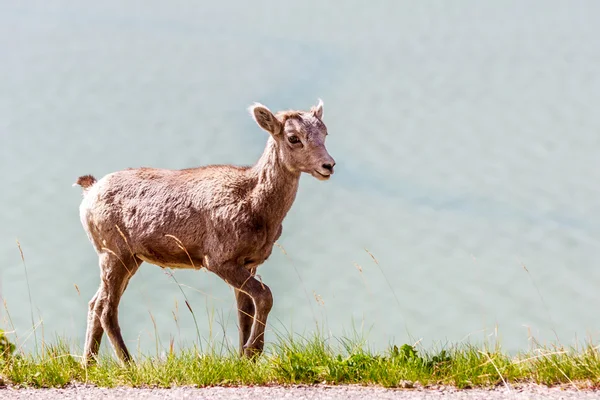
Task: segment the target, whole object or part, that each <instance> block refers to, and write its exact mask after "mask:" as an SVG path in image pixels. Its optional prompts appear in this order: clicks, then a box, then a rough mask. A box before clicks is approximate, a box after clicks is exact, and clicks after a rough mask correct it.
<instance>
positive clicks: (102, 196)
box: [77, 101, 335, 361]
mask: <svg viewBox="0 0 600 400" xmlns="http://www.w3.org/2000/svg"><path fill="white" fill-rule="evenodd" d="M251 113H252V115H253V117H254V119H255V121H256V122H257V123H258V125H259V126H260V127H262V128H263V129H265V130H267V131H268V132H269V133H270V134H271V137H270V138H269V140H268V142H267V146H266V148H265V150H264V152H263V154H262V156H261V157H260V159H259V160H258V162H257V163H256V164H255V165H254V166H252V167H235V166H230V165H210V166H205V167H199V168H188V169H183V170H164V169H154V168H136V169H127V170H124V171H119V172H114V173H112V174H109V175H107V176H105V177H103V178H102V179H100V180H99V181H97V182H96V180H95V179H94V178H93V177H91V176H89V175H88V176H83V177H81V178H79V179H78V181H77V183H78V184H80V185H81V186H83V187H84V198H83V201H82V203H81V206H80V215H81V221H82V224H83V226H84V229H85V230H86V232H87V234H88V237H89V239H90V241H91V242H92V244H93V246H94V248H95V249H96V252H97V253H98V256H99V259H100V277H101V283H100V288H99V289H98V291H97V292H96V294H95V295H94V297H93V298H92V300H91V301H90V303H89V313H88V327H87V333H86V343H85V354H84V359H85V360H86V361H88V360H90V359H91V358H93V357H95V356H96V354H97V352H98V349H99V346H100V340H101V338H102V334H103V332H104V331H106V333H107V334H108V336H109V338H110V340H111V343H112V345H113V347H114V349H115V351H116V352H117V354H118V355H119V356H120V357H121V358H122V359H123V360H125V361H129V360H130V359H131V357H130V355H129V352H128V350H127V347H126V346H125V343H124V341H123V338H122V335H121V332H120V327H119V323H118V316H117V314H118V305H119V300H120V298H121V296H122V294H123V292H124V291H125V289H126V287H127V284H128V282H129V279H130V278H131V276H133V274H134V273H135V272H136V271H137V269H138V268H139V266H140V264H141V262H142V261H147V262H149V263H152V264H156V265H159V266H161V267H167V268H196V269H197V268H202V267H204V268H206V269H208V270H209V271H211V272H213V273H215V274H216V275H218V276H220V277H221V278H222V279H223V280H225V282H227V283H228V284H230V285H231V286H233V287H234V289H235V294H236V300H237V304H238V320H239V330H240V352H241V353H242V354H243V355H246V356H251V355H255V354H260V353H261V352H262V350H263V346H264V331H265V326H266V322H267V316H268V314H269V311H270V310H271V307H272V304H273V298H272V295H271V291H270V289H269V288H268V286H266V285H264V284H263V283H262V282H259V281H258V280H257V279H256V278H254V274H255V272H256V268H257V267H258V266H259V265H260V264H262V263H263V262H264V261H265V260H266V259H267V258H268V257H269V256H270V254H271V251H272V249H273V245H274V243H275V240H277V238H278V237H279V236H280V235H281V232H282V222H283V219H284V218H285V216H286V214H287V212H288V211H289V210H290V208H291V206H292V203H293V202H294V199H295V197H296V192H297V190H298V183H299V179H300V173H301V172H307V173H310V174H312V175H313V176H315V177H316V178H318V179H321V180H325V179H328V178H329V176H330V175H331V174H332V173H333V165H335V162H334V160H333V159H332V158H331V156H330V155H329V154H328V152H327V150H326V148H325V136H326V134H327V132H326V127H325V125H324V124H323V122H322V121H321V118H322V115H323V103H322V102H321V101H320V102H319V104H318V105H317V106H316V107H313V108H312V109H311V110H310V111H308V112H302V111H292V112H289V111H288V112H284V113H283V114H282V113H279V114H278V115H277V116H275V115H273V114H272V113H271V111H269V110H268V109H267V108H266V107H264V106H262V105H259V104H256V105H254V106H253V107H251ZM290 136H297V137H298V138H299V140H300V141H301V143H295V144H293V143H291V142H290V141H289V137H290Z"/></svg>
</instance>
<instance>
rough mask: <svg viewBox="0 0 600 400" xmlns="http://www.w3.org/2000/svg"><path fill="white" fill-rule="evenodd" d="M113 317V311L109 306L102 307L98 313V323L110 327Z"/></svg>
mask: <svg viewBox="0 0 600 400" xmlns="http://www.w3.org/2000/svg"><path fill="white" fill-rule="evenodd" d="M114 318H115V312H114V311H113V310H112V309H111V308H110V307H104V309H103V310H102V313H101V314H100V323H101V324H102V326H103V327H104V329H106V328H107V327H109V328H110V327H112V325H113V322H114Z"/></svg>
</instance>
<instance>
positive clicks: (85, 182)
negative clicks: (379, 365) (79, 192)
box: [73, 175, 97, 194]
mask: <svg viewBox="0 0 600 400" xmlns="http://www.w3.org/2000/svg"><path fill="white" fill-rule="evenodd" d="M96 182H97V181H96V178H94V177H93V176H92V175H83V176H80V177H79V178H77V182H75V183H74V184H73V186H75V185H79V186H81V187H82V188H83V194H85V192H87V191H88V190H89V189H90V188H91V187H92V186H93V185H94V183H96Z"/></svg>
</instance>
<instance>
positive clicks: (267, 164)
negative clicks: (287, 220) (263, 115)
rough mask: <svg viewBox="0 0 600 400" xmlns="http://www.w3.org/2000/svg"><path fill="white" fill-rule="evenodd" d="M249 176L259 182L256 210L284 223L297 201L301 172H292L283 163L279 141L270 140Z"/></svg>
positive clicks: (270, 138) (257, 184) (256, 192)
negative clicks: (295, 200)
mask: <svg viewBox="0 0 600 400" xmlns="http://www.w3.org/2000/svg"><path fill="white" fill-rule="evenodd" d="M250 174H251V175H252V177H253V178H254V179H255V181H256V187H255V188H254V190H253V196H252V197H253V206H254V208H255V210H256V211H257V212H259V213H263V212H264V213H266V214H267V215H269V216H270V217H271V218H274V219H277V220H279V221H278V224H279V223H281V221H283V218H284V217H285V215H286V214H287V212H288V211H289V210H290V208H291V207H292V203H293V202H294V199H295V198H296V193H297V191H298V183H299V181H300V172H293V171H290V170H289V169H288V168H287V167H286V166H285V165H284V164H283V163H282V162H281V159H280V157H279V148H278V145H277V142H276V141H275V139H273V138H272V137H269V140H268V142H267V146H266V147H265V151H264V152H263V154H262V156H261V157H260V158H259V160H258V162H257V163H256V164H255V165H254V166H253V167H252V168H250Z"/></svg>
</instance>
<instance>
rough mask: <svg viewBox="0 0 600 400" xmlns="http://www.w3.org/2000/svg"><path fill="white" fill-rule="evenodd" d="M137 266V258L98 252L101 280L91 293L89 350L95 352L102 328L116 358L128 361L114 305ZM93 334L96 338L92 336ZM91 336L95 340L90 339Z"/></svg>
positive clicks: (116, 306) (127, 353) (116, 304)
mask: <svg viewBox="0 0 600 400" xmlns="http://www.w3.org/2000/svg"><path fill="white" fill-rule="evenodd" d="M138 267H139V261H138V260H137V259H136V258H135V257H133V256H129V257H117V256H116V255H114V254H107V253H103V254H100V275H101V278H102V281H101V283H100V288H99V289H98V292H97V293H96V296H94V297H95V304H94V312H93V318H94V319H93V323H92V325H91V329H90V334H89V339H90V342H89V344H86V350H89V352H90V353H93V351H95V352H96V354H97V352H98V347H99V343H100V338H101V337H102V330H104V331H105V332H106V334H107V335H108V338H109V340H110V342H111V344H112V346H113V348H114V350H115V353H116V354H117V355H118V356H119V358H120V359H121V360H123V361H125V362H129V361H131V356H130V354H129V351H128V350H127V346H126V345H125V341H124V340H123V336H122V335H121V328H120V327H119V320H118V315H119V312H118V307H119V301H120V300H121V296H122V295H123V292H124V291H125V288H126V287H127V284H128V282H129V279H131V277H132V276H133V274H135V272H136V271H137V269H138ZM90 303H91V302H90ZM98 321H99V325H100V326H99V327H98ZM95 334H97V335H98V337H96V336H94V335H95ZM94 339H97V340H95V341H94ZM96 343H97V344H96ZM86 354H87V353H86Z"/></svg>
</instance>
